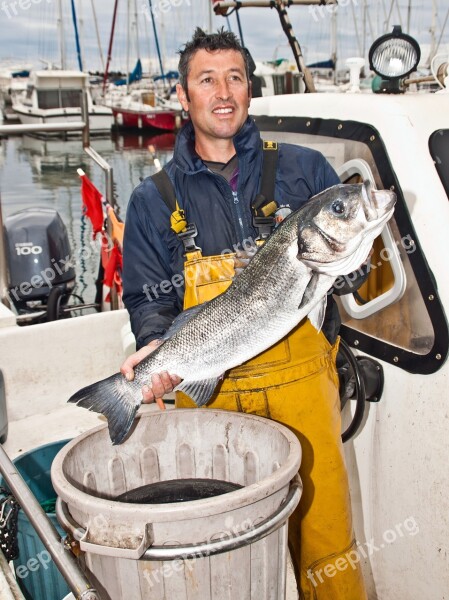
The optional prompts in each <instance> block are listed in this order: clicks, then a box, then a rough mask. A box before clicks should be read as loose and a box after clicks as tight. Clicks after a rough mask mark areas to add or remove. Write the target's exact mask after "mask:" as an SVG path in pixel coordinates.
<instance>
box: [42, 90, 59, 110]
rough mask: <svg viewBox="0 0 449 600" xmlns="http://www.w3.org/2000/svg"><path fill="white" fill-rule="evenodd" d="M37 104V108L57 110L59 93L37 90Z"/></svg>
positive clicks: (56, 91)
mask: <svg viewBox="0 0 449 600" xmlns="http://www.w3.org/2000/svg"><path fill="white" fill-rule="evenodd" d="M37 104H38V106H39V108H43V109H46V110H48V109H50V108H59V107H60V104H59V91H58V90H39V91H38V92H37Z"/></svg>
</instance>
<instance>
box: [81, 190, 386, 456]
mask: <svg viewBox="0 0 449 600" xmlns="http://www.w3.org/2000/svg"><path fill="white" fill-rule="evenodd" d="M395 202H396V197H395V194H394V193H393V192H390V191H386V190H381V191H377V190H373V189H371V186H370V184H369V183H368V182H365V183H363V184H350V185H343V184H340V185H335V186H333V187H331V188H329V189H327V190H325V191H324V192H321V193H320V194H317V195H316V196H314V197H313V198H312V199H310V201H309V202H307V203H306V204H305V205H304V206H302V207H301V208H300V209H299V210H297V211H295V212H294V213H292V214H291V215H289V216H288V217H287V219H285V220H284V221H283V222H282V223H281V225H279V227H277V228H276V230H275V231H274V232H273V234H272V235H271V236H270V237H269V239H268V240H267V241H266V243H265V244H264V245H263V246H262V247H261V248H260V249H259V250H258V251H257V253H256V254H255V256H254V258H253V259H252V260H251V262H250V263H249V265H248V266H247V267H246V268H245V269H244V271H243V272H242V273H241V274H239V275H238V276H237V277H235V279H234V281H233V282H232V284H231V286H230V287H229V288H228V290H227V291H226V292H225V293H224V294H222V295H220V296H218V297H217V298H215V299H214V300H212V301H210V302H207V303H206V304H203V305H201V306H198V307H195V308H193V309H190V310H188V311H185V312H183V313H181V314H180V315H179V317H177V318H176V319H175V321H174V322H173V325H172V327H171V328H170V329H169V330H168V331H167V333H166V334H165V335H164V337H163V342H162V344H161V345H160V346H159V347H158V348H157V349H156V350H154V352H152V353H151V354H150V355H149V356H148V357H147V358H145V359H144V360H142V361H141V362H140V363H139V364H138V365H137V366H136V367H135V369H134V373H135V377H134V380H133V381H131V382H129V381H127V380H126V378H125V377H124V376H123V375H121V374H120V373H117V374H116V375H112V376H111V377H108V378H107V379H104V380H102V381H99V382H98V383H94V384H93V385H90V386H87V387H85V388H83V389H82V390H80V391H79V392H77V393H76V394H74V395H73V396H72V397H71V398H70V400H69V402H76V403H77V404H78V405H80V406H83V407H85V408H88V409H89V410H93V411H96V412H100V413H103V414H104V415H105V416H106V417H107V419H108V425H109V434H110V437H111V440H112V442H113V443H114V444H120V443H121V442H122V441H123V439H124V438H125V437H126V435H127V433H128V431H129V429H130V427H131V425H132V423H133V420H134V417H135V415H136V412H137V409H138V408H139V406H140V404H141V402H142V391H141V389H142V386H143V385H144V384H148V383H149V381H150V377H151V374H152V373H160V372H161V371H167V372H168V373H172V374H176V375H178V376H179V377H181V378H182V382H181V383H180V384H179V385H178V386H177V388H176V389H177V390H181V391H183V392H185V393H186V394H187V395H188V396H190V397H191V398H192V399H193V400H194V401H195V402H196V404H197V405H198V406H203V405H205V404H206V403H207V402H208V401H209V399H210V398H211V396H212V394H213V392H214V390H215V387H216V385H217V383H218V381H219V379H220V378H221V377H222V376H223V374H224V373H225V371H227V370H229V369H232V368H233V367H236V366H237V365H240V364H242V363H243V362H245V361H247V360H249V359H250V358H253V357H254V356H256V355H258V354H260V353H261V352H263V351H264V350H266V349H267V348H269V347H270V346H272V345H273V344H275V343H276V342H278V341H279V340H280V339H282V338H283V337H284V336H285V335H287V334H288V333H289V331H291V330H292V329H293V328H294V327H295V326H296V325H297V324H298V323H299V322H300V321H301V320H302V319H303V318H304V317H305V316H308V317H309V319H310V320H311V322H312V323H313V324H314V326H315V327H316V328H317V330H319V329H320V328H321V325H322V322H323V319H324V312H325V308H326V297H327V293H328V291H329V289H330V288H331V287H332V285H333V283H334V281H335V279H336V278H337V277H338V276H339V275H346V274H349V273H351V272H352V271H354V270H355V269H357V268H358V267H359V266H360V265H361V263H363V261H364V260H365V259H366V258H367V256H368V253H369V251H370V249H371V246H372V243H373V241H374V239H375V238H376V237H377V236H378V235H379V234H380V232H381V231H382V229H383V227H384V225H385V223H386V222H387V221H388V219H389V218H390V217H391V215H392V214H393V210H394V204H395Z"/></svg>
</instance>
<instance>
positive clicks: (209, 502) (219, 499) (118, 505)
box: [51, 408, 301, 523]
mask: <svg viewBox="0 0 449 600" xmlns="http://www.w3.org/2000/svg"><path fill="white" fill-rule="evenodd" d="M175 410H176V413H177V414H180V413H189V414H191V412H192V410H195V409H191V408H187V409H178V408H177V409H175ZM196 410H197V411H204V412H205V411H207V414H209V415H211V414H213V413H217V414H222V413H230V414H232V415H237V414H238V415H239V417H242V418H251V420H259V421H261V422H264V423H265V424H267V425H268V426H271V427H273V428H274V429H277V430H282V433H283V435H285V437H286V438H287V441H288V444H289V453H288V457H287V458H286V460H285V462H284V463H283V464H282V465H281V466H280V467H279V468H278V469H277V470H276V471H275V473H276V480H273V477H272V476H269V477H265V478H264V479H261V480H260V481H258V482H256V483H253V484H250V485H248V486H243V487H242V488H241V489H238V490H234V491H232V492H229V493H228V494H223V495H221V496H215V497H213V498H205V499H201V500H191V501H187V502H173V503H171V504H169V505H167V504H152V505H151V519H150V520H151V522H153V523H155V522H159V523H161V522H164V521H173V520H175V518H176V519H177V520H182V519H186V518H188V519H191V518H192V511H194V512H198V514H199V513H200V511H201V516H202V517H208V516H213V515H219V514H221V513H224V512H229V507H228V505H227V500H226V499H227V498H228V497H229V494H232V500H233V506H234V509H238V508H241V507H244V506H248V505H252V504H255V503H256V502H258V501H259V500H263V499H264V498H267V497H268V496H270V495H272V494H275V493H279V492H281V491H282V490H284V496H286V495H287V493H288V485H289V483H290V481H291V480H292V479H293V478H294V476H295V475H296V473H297V472H298V470H299V466H300V463H301V446H300V444H299V441H298V439H297V437H296V436H295V434H294V433H293V432H291V431H290V429H288V427H286V426H285V425H282V424H281V423H278V422H277V421H273V420H271V419H268V418H267V417H260V416H259V415H248V414H245V413H235V412H234V411H227V410H222V409H210V408H198V409H196ZM170 413H172V411H171V410H170V411H167V412H157V413H156V412H155V413H145V414H140V415H139V414H138V415H137V417H136V419H141V418H145V419H147V418H153V417H155V416H158V417H159V416H162V418H170V417H169V416H168V415H170ZM106 428H107V423H104V424H101V425H98V426H97V427H95V428H93V429H90V430H89V431H86V432H84V433H82V434H81V435H79V436H77V437H76V438H74V439H73V440H71V441H70V442H69V443H68V444H67V445H66V446H64V447H63V448H62V449H61V450H60V451H59V453H58V454H57V455H56V457H55V459H54V460H53V463H52V467H51V476H52V482H53V487H54V489H55V491H56V493H57V494H58V496H60V497H61V499H62V500H63V501H64V502H66V503H67V504H68V505H69V506H76V509H77V511H78V512H84V511H87V510H88V511H89V512H90V514H91V511H92V508H93V504H95V511H96V512H97V514H102V515H104V516H113V518H114V520H115V519H126V518H129V517H132V519H133V520H136V519H139V518H142V519H146V520H147V521H148V520H149V519H148V517H149V515H148V510H149V509H148V504H138V503H136V504H134V503H132V504H131V503H128V502H118V501H117V500H114V499H113V498H100V497H98V496H93V495H92V494H88V493H86V492H84V491H83V490H82V489H81V487H76V486H75V485H73V484H72V483H70V482H69V481H68V480H67V478H66V477H65V475H64V471H63V465H64V461H65V460H66V458H67V455H68V454H69V452H71V450H72V449H73V447H74V446H76V445H77V444H78V443H80V442H81V441H83V440H84V439H86V438H87V437H90V436H91V435H93V434H95V433H97V432H99V431H102V430H104V429H106ZM125 443H126V442H125ZM293 448H296V450H297V452H294V451H293ZM59 473H60V474H62V476H59ZM56 474H58V476H55V475H56ZM168 507H169V509H168Z"/></svg>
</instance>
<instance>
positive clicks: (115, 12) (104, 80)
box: [103, 0, 118, 94]
mask: <svg viewBox="0 0 449 600" xmlns="http://www.w3.org/2000/svg"><path fill="white" fill-rule="evenodd" d="M117 5H118V0H115V3H114V12H113V14H112V26H111V35H110V36H109V47H108V56H107V59H106V69H105V71H104V77H103V94H104V90H105V88H106V81H107V80H108V73H109V63H110V62H111V55H112V44H113V42H114V31H115V21H116V19H117Z"/></svg>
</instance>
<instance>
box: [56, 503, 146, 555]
mask: <svg viewBox="0 0 449 600" xmlns="http://www.w3.org/2000/svg"><path fill="white" fill-rule="evenodd" d="M55 512H56V517H57V519H58V521H59V523H60V524H61V526H62V528H63V529H65V531H67V532H68V533H69V534H70V535H71V536H72V537H73V538H74V539H75V540H76V541H77V542H78V543H79V547H80V550H82V551H83V552H91V553H92V554H101V555H102V556H114V557H116V558H129V559H132V560H137V559H139V558H140V557H141V556H142V554H143V553H144V552H145V549H146V548H148V546H149V545H150V544H151V539H152V537H151V535H150V531H149V527H148V526H146V527H145V532H144V534H143V535H142V537H141V539H140V542H139V545H138V546H136V547H134V548H117V547H116V546H105V545H103V544H95V543H94V542H88V541H86V537H87V535H88V532H89V527H88V528H87V529H84V528H83V527H81V526H80V525H78V523H77V522H76V521H75V520H74V519H73V517H72V515H71V514H70V512H69V509H68V506H67V504H66V503H65V502H63V501H62V500H61V498H59V497H58V498H57V500H56V509H55Z"/></svg>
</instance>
